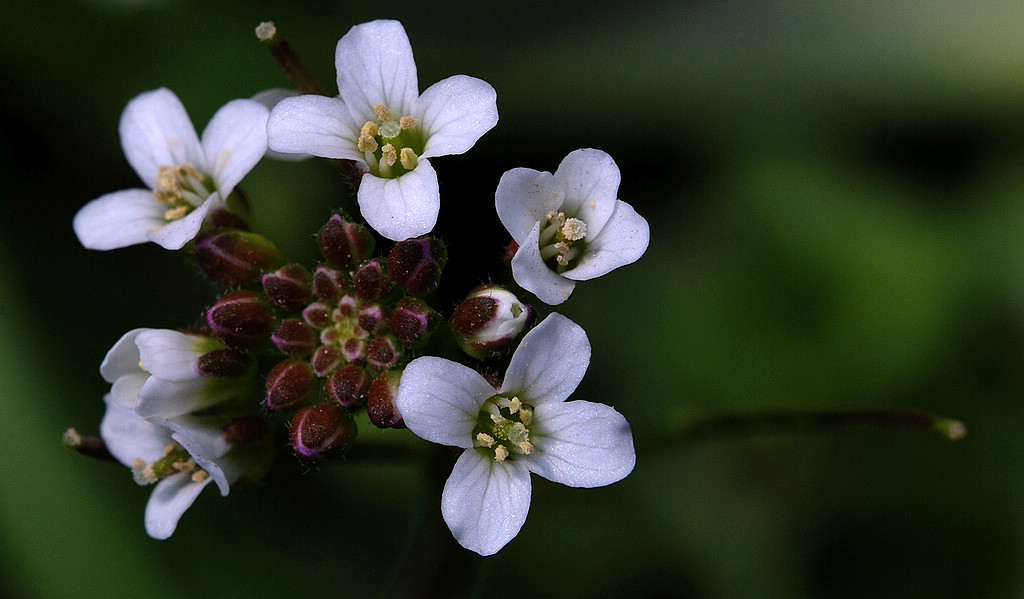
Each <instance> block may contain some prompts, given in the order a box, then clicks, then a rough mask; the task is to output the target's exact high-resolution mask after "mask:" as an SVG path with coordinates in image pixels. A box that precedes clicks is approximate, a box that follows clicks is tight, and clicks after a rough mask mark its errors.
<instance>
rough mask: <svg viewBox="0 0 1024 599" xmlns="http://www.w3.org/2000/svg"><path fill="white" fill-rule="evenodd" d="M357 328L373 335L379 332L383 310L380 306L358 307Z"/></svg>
mask: <svg viewBox="0 0 1024 599" xmlns="http://www.w3.org/2000/svg"><path fill="white" fill-rule="evenodd" d="M358 322H359V328H361V329H363V330H364V331H366V332H367V333H369V334H371V335H373V334H375V333H377V331H378V330H380V326H381V324H382V323H383V322H384V308H382V307H381V306H380V304H370V303H367V304H363V305H362V306H359V319H358Z"/></svg>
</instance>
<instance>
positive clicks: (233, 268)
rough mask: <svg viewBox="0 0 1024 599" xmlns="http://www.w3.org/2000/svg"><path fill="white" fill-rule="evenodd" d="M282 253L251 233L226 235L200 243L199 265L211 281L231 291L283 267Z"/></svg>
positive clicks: (239, 232)
mask: <svg viewBox="0 0 1024 599" xmlns="http://www.w3.org/2000/svg"><path fill="white" fill-rule="evenodd" d="M281 262H282V258H281V252H280V250H278V249H277V246H275V245H274V244H273V243H271V242H270V240H268V239H266V238H265V237H262V236H260V235H257V234H255V233H249V232H247V231H224V232H222V233H216V234H214V235H209V236H207V237H204V238H202V239H200V240H199V241H198V242H196V263H198V264H199V268H200V269H202V271H203V272H204V273H205V274H206V276H208V277H210V278H211V279H213V280H215V281H217V282H219V283H223V284H224V285H227V286H229V287H248V286H251V285H255V284H256V283H258V282H259V280H260V275H261V274H262V273H263V272H265V271H267V270H270V269H272V268H274V267H276V266H278V265H279V264H281Z"/></svg>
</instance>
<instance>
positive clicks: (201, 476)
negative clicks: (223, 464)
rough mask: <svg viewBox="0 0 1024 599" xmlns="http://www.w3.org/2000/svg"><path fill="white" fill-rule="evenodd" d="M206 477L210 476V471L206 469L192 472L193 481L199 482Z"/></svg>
mask: <svg viewBox="0 0 1024 599" xmlns="http://www.w3.org/2000/svg"><path fill="white" fill-rule="evenodd" d="M208 478H210V473H209V472H207V471H206V470H196V471H195V472H193V473H192V482H194V483H201V482H203V481H204V480H206V479H208Z"/></svg>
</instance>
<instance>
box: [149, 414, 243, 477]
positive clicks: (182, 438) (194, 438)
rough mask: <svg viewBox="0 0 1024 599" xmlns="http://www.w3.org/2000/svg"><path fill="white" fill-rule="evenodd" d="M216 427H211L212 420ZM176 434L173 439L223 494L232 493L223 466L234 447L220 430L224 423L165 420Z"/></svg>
mask: <svg viewBox="0 0 1024 599" xmlns="http://www.w3.org/2000/svg"><path fill="white" fill-rule="evenodd" d="M211 420H212V421H215V422H216V424H217V426H211V424H210V421H211ZM164 423H165V424H166V426H167V427H168V428H170V429H172V430H173V431H174V434H173V435H172V436H173V437H174V440H175V441H177V442H178V443H180V444H181V446H182V447H184V448H185V451H187V452H188V454H189V455H190V456H192V459H194V460H195V461H196V464H197V465H198V466H199V467H200V468H202V469H203V470H205V471H206V472H207V473H208V474H209V475H210V478H212V479H213V480H214V481H215V482H216V483H217V486H218V487H219V488H220V494H221V495H227V494H228V492H230V490H231V489H230V483H231V482H232V481H229V480H228V479H227V477H226V476H225V474H224V471H223V470H222V469H221V467H220V463H221V462H222V461H223V458H224V455H225V454H226V453H228V451H230V449H231V444H230V443H228V442H227V441H226V440H225V438H224V433H223V432H222V431H221V426H223V424H224V423H223V420H220V419H216V418H213V419H211V418H205V419H204V418H197V417H189V416H186V417H183V418H176V419H172V420H167V421H164Z"/></svg>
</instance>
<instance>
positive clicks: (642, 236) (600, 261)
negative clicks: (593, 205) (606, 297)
mask: <svg viewBox="0 0 1024 599" xmlns="http://www.w3.org/2000/svg"><path fill="white" fill-rule="evenodd" d="M650 239H651V229H650V227H649V226H648V224H647V220H646V219H644V217H642V216H640V215H639V214H637V212H636V210H633V207H632V206H630V205H629V204H627V203H625V202H623V201H622V200H616V202H615V212H613V213H612V217H611V218H610V219H609V220H608V223H607V224H606V225H605V227H604V228H603V229H602V230H601V232H600V233H599V234H598V235H597V236H596V237H594V238H593V239H588V240H587V241H588V242H587V249H586V253H585V254H583V256H581V258H580V261H579V264H577V265H576V266H575V267H574V268H573V269H572V270H567V271H565V272H564V273H562V276H564V277H565V278H567V279H573V280H574V281H586V280H588V279H593V278H594V277H599V276H601V275H603V274H605V273H607V272H609V271H611V270H614V269H616V268H618V267H620V266H625V265H627V264H632V263H633V262H636V261H637V260H639V259H640V256H643V255H644V252H645V251H647V244H648V243H649V242H650Z"/></svg>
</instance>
